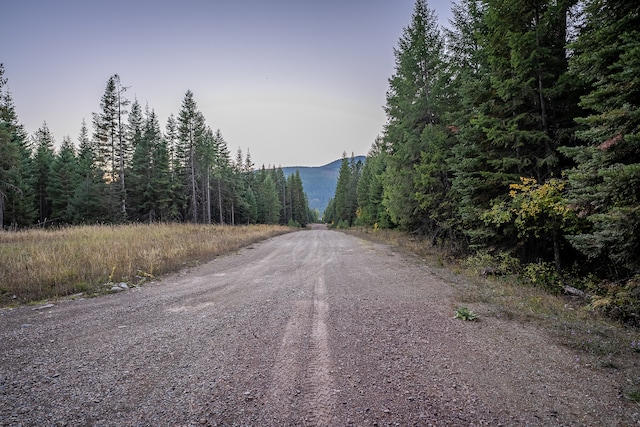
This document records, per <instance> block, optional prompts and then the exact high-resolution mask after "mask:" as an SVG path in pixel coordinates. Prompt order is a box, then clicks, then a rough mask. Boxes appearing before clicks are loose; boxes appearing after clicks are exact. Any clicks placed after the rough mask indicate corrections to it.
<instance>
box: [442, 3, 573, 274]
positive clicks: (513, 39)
mask: <svg viewBox="0 0 640 427" xmlns="http://www.w3.org/2000/svg"><path fill="white" fill-rule="evenodd" d="M571 3H572V2H571V1H546V0H539V1H534V2H529V3H526V4H525V3H522V2H521V1H519V0H488V1H486V2H484V4H483V7H482V8H481V9H479V8H475V9H473V15H471V17H472V22H474V27H475V28H476V31H475V32H472V31H471V30H470V29H469V28H468V25H467V24H468V23H464V22H461V21H457V25H456V27H457V29H458V33H457V34H458V35H459V38H458V39H456V43H457V44H456V45H455V46H457V47H460V50H461V51H465V52H468V55H467V57H469V58H472V62H471V64H470V68H468V69H467V70H466V71H464V70H462V71H460V72H459V73H458V75H459V76H460V77H461V78H463V80H461V81H460V83H461V84H458V85H457V86H458V87H460V89H461V90H460V92H462V99H461V100H460V102H459V105H460V110H461V112H460V113H459V114H457V115H454V116H452V117H453V118H454V120H456V122H457V123H456V124H459V125H460V126H459V127H458V126H456V132H454V133H455V136H456V139H457V144H456V146H455V147H454V148H453V150H454V152H455V154H456V158H455V162H453V165H454V171H455V178H454V180H453V185H452V189H453V191H454V194H455V202H456V203H458V204H459V206H458V212H459V213H460V220H461V226H462V227H461V228H462V229H464V230H465V232H466V234H467V235H468V236H469V237H471V239H472V242H471V243H472V244H476V245H487V244H504V245H506V246H510V247H516V246H517V247H518V250H519V254H520V255H521V256H522V257H523V259H524V260H525V261H529V260H533V259H539V258H542V259H554V260H555V262H556V265H558V266H559V265H560V254H561V245H562V237H561V234H560V224H557V227H556V228H554V229H553V233H549V234H546V235H544V236H541V237H540V238H535V237H527V238H523V237H522V235H521V236H520V237H519V236H518V232H517V230H516V228H515V227H514V226H513V224H507V225H505V226H503V227H500V228H494V229H487V228H484V226H483V224H481V219H482V218H483V215H484V214H485V212H488V211H490V210H491V207H492V206H498V205H500V204H502V203H504V202H506V201H508V198H509V185H511V184H515V183H518V182H519V181H520V178H521V177H525V178H532V179H535V180H536V182H538V183H540V184H544V183H545V182H546V181H548V180H550V179H552V178H554V177H558V176H559V174H560V169H561V163H560V157H559V155H558V151H557V148H558V146H560V145H565V144H567V143H569V142H570V141H571V140H572V139H573V133H574V129H573V128H574V124H573V123H572V120H571V117H572V116H571V114H572V112H575V108H576V105H575V100H576V97H575V95H574V89H573V87H572V85H571V81H570V80H568V79H567V57H568V54H567V51H566V48H565V45H566V31H567V14H568V12H569V8H570V6H571ZM477 13H481V17H480V16H479V15H477ZM472 34H473V35H472ZM465 49H466V50H465ZM465 123H468V125H467V124H465Z"/></svg>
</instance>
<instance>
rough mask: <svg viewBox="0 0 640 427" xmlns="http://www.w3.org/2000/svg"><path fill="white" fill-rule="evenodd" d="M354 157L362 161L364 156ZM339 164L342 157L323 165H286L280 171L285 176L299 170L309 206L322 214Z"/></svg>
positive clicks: (331, 190) (333, 184)
mask: <svg viewBox="0 0 640 427" xmlns="http://www.w3.org/2000/svg"><path fill="white" fill-rule="evenodd" d="M355 159H356V162H357V161H358V160H360V161H362V162H363V163H364V161H365V159H366V157H365V156H356V157H355ZM341 164H342V159H340V160H336V161H334V162H331V163H329V164H327V165H324V166H287V167H284V168H282V171H283V172H284V175H285V176H287V177H288V176H289V175H291V174H294V173H296V170H297V171H300V179H302V186H303V187H304V192H305V193H307V198H308V199H309V207H310V208H311V209H318V211H319V212H320V214H321V215H322V213H323V212H324V210H325V208H326V207H327V205H328V204H329V200H330V199H331V198H333V196H334V195H335V193H336V185H337V183H338V174H339V173H340V165H341Z"/></svg>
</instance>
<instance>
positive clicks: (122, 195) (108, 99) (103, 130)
mask: <svg viewBox="0 0 640 427" xmlns="http://www.w3.org/2000/svg"><path fill="white" fill-rule="evenodd" d="M126 89H127V88H126V87H123V86H122V85H121V83H120V76H118V75H117V74H114V75H113V76H111V77H109V80H108V81H107V86H106V88H105V92H104V94H103V96H102V98H101V100H100V112H99V113H94V114H93V127H94V139H95V140H96V143H97V145H98V147H99V151H98V159H97V160H98V162H99V164H100V165H101V167H102V168H103V170H104V172H105V176H106V180H107V183H108V184H109V189H110V193H109V194H110V197H109V199H108V201H107V203H108V206H107V208H108V209H109V211H110V212H111V214H112V216H113V220H114V221H124V220H126V218H127V204H126V194H127V191H126V190H127V189H126V180H125V175H126V169H127V167H128V165H129V160H130V157H131V151H132V149H131V146H130V144H129V141H128V138H127V137H126V135H125V123H124V116H125V115H126V114H127V110H126V107H127V106H128V104H129V102H128V101H127V99H126V98H125V97H124V92H125V91H126Z"/></svg>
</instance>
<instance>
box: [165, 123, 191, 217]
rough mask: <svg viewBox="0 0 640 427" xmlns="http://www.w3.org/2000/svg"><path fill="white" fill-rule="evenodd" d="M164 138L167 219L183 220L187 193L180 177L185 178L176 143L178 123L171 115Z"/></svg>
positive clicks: (180, 155)
mask: <svg viewBox="0 0 640 427" xmlns="http://www.w3.org/2000/svg"><path fill="white" fill-rule="evenodd" d="M164 137H165V139H166V145H167V149H168V150H169V165H170V170H171V175H170V183H171V191H170V193H169V194H170V198H171V202H170V205H169V218H172V219H176V220H184V219H185V217H184V215H183V214H182V213H183V212H184V211H185V210H186V205H187V199H186V194H187V192H186V183H185V182H184V181H183V179H182V177H183V176H185V167H184V164H183V162H182V159H183V155H182V150H181V146H180V144H179V142H178V123H177V121H176V118H175V117H174V115H173V114H171V115H169V118H168V119H167V125H166V127H165V133H164Z"/></svg>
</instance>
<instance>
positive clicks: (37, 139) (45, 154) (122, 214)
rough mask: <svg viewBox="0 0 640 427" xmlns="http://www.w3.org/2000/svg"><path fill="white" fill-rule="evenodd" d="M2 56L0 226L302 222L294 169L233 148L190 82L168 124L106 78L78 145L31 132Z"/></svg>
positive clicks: (43, 131) (303, 208)
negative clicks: (288, 171) (210, 121)
mask: <svg viewBox="0 0 640 427" xmlns="http://www.w3.org/2000/svg"><path fill="white" fill-rule="evenodd" d="M3 74H4V68H3V67H2V65H0V153H2V155H1V156H0V229H2V228H4V227H11V228H20V227H28V226H31V225H34V224H39V225H51V224H56V225H60V224H91V223H128V222H174V221H177V222H191V223H203V224H211V223H219V224H253V223H266V224H289V225H295V226H305V225H306V224H307V223H308V222H310V221H312V220H314V219H316V218H315V216H317V215H316V214H315V212H310V210H309V208H308V203H307V198H306V195H305V193H304V189H303V187H302V181H301V179H300V176H299V174H292V175H290V176H289V177H288V178H285V175H284V173H283V172H282V169H281V168H278V169H276V168H275V167H273V168H270V169H266V168H265V167H264V166H263V167H262V169H261V170H260V171H258V172H256V171H254V164H253V162H252V160H251V155H250V154H249V152H248V151H247V154H246V156H244V155H243V153H242V152H241V151H240V150H238V153H237V155H236V156H235V159H232V158H231V155H230V153H229V150H228V148H227V143H226V141H225V139H224V137H223V136H222V133H221V132H220V130H217V131H215V132H214V131H213V130H212V129H211V128H210V127H209V126H207V124H206V120H205V118H204V116H203V114H202V112H200V110H199V109H198V106H197V104H196V101H195V97H194V94H193V93H192V92H191V91H187V92H186V94H185V96H184V99H183V101H182V105H181V108H180V111H179V112H178V115H177V116H174V115H171V116H170V117H169V119H168V121H167V124H166V128H165V130H164V132H163V131H162V129H161V128H160V124H159V122H158V117H157V116H156V113H155V112H154V110H153V109H150V108H149V107H148V106H147V107H145V108H144V109H143V108H142V106H141V105H140V104H139V102H138V101H137V100H134V101H133V102H131V101H129V100H128V99H127V98H126V97H125V92H126V89H127V88H126V87H124V86H122V84H121V82H120V77H119V76H118V75H113V76H112V77H110V78H109V80H108V81H107V85H106V89H105V92H104V95H103V96H102V98H101V99H100V103H99V107H100V110H99V112H97V113H94V114H93V121H92V124H93V133H92V134H91V135H90V134H89V129H88V128H87V125H86V123H85V122H84V121H83V123H82V125H81V128H80V134H79V137H78V147H77V148H76V147H75V146H74V144H73V143H72V141H71V139H70V138H69V137H65V138H64V139H63V141H62V144H61V145H60V147H59V149H57V150H56V149H55V141H54V138H53V135H52V134H51V132H50V131H49V128H48V126H47V124H46V123H44V124H43V125H42V127H41V128H40V129H38V130H37V131H36V132H35V133H34V134H33V136H31V137H30V136H29V135H27V133H26V132H25V130H24V128H23V126H22V125H21V124H20V123H19V121H18V118H17V115H16V112H15V108H14V106H13V101H12V98H11V95H10V93H9V91H8V90H6V88H5V86H6V79H5V78H4V77H3Z"/></svg>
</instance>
